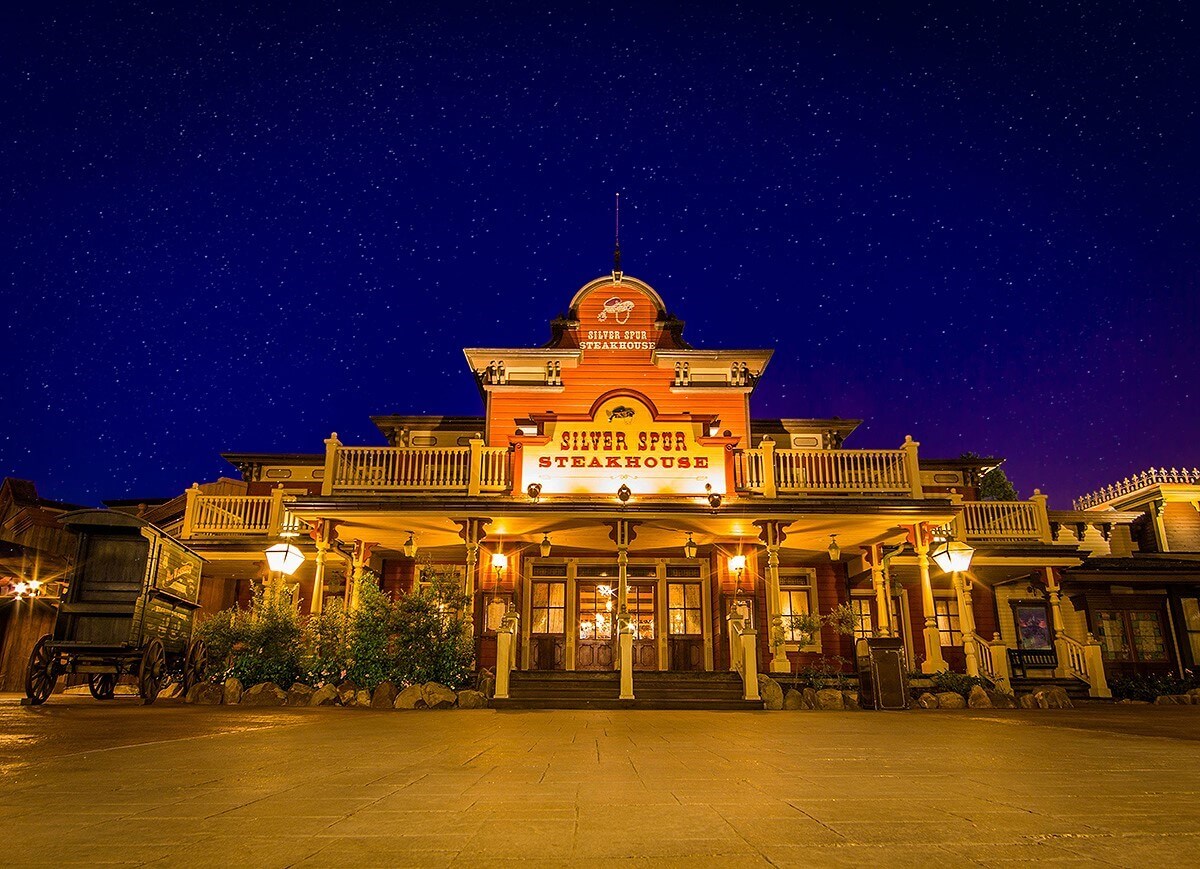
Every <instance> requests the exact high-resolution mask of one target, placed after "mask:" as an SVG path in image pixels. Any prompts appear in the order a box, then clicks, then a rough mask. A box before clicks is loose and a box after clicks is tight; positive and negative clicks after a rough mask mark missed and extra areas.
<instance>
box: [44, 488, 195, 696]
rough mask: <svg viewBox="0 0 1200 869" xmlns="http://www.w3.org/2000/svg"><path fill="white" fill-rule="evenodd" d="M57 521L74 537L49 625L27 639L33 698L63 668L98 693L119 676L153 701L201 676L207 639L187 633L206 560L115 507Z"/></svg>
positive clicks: (50, 686)
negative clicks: (174, 682)
mask: <svg viewBox="0 0 1200 869" xmlns="http://www.w3.org/2000/svg"><path fill="white" fill-rule="evenodd" d="M61 521H62V523H63V524H64V525H66V526H67V528H68V529H70V530H71V531H72V532H74V533H75V534H76V535H77V536H78V538H79V548H78V550H77V555H76V558H75V561H74V563H73V564H72V565H71V570H70V573H69V574H68V577H67V588H66V592H65V593H64V595H63V598H62V601H61V602H60V604H59V610H58V615H57V618H56V619H55V622H54V632H53V633H51V634H46V635H45V636H44V637H42V638H41V639H40V640H38V641H37V644H36V645H35V646H34V647H33V652H32V654H31V655H30V656H29V666H28V668H27V670H26V672H25V694H26V695H27V696H28V698H29V702H30V703H32V704H34V705H38V704H41V703H45V702H46V700H47V699H48V698H49V697H50V694H51V692H53V690H54V685H55V682H57V680H58V677H59V676H61V675H63V674H71V673H77V674H84V675H86V676H87V677H88V688H89V689H90V690H91V692H92V696H93V697H95V698H96V699H97V700H109V699H112V697H113V696H114V694H115V689H116V685H117V682H118V680H120V678H121V677H122V676H133V677H134V678H135V679H136V680H137V688H138V695H139V696H140V697H141V700H142V702H143V703H153V702H154V699H155V698H156V697H157V696H158V692H159V691H160V690H161V689H162V688H163V687H164V686H166V684H167V683H168V682H169V681H170V680H171V679H172V678H178V679H180V680H181V681H182V683H183V691H184V693H186V692H187V690H188V688H190V687H191V686H192V685H194V684H195V683H196V682H199V681H200V680H202V679H203V678H204V672H205V668H206V665H207V660H206V659H207V655H206V651H205V647H204V643H203V641H200V640H193V639H192V628H193V626H194V622H195V613H196V610H198V609H199V608H200V604H199V596H200V569H201V564H202V563H203V559H201V557H200V556H199V555H197V554H196V553H194V552H192V551H191V550H190V549H188V548H187V547H185V546H183V545H182V544H181V543H179V542H178V541H176V540H175V539H174V538H172V537H170V536H168V535H167V534H166V533H164V532H163V531H162V530H160V529H159V528H156V527H155V526H153V525H151V524H150V523H149V522H146V521H144V520H142V519H139V518H137V517H136V516H132V515H129V514H127V513H121V512H118V511H113V510H78V511H76V512H73V513H68V514H66V515H65V516H63V517H61Z"/></svg>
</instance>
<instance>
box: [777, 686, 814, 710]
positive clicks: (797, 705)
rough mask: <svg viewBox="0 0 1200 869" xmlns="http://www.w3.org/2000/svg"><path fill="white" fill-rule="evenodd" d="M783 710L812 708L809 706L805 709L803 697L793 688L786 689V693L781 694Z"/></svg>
mask: <svg viewBox="0 0 1200 869" xmlns="http://www.w3.org/2000/svg"><path fill="white" fill-rule="evenodd" d="M783 708H784V709H806V708H807V709H811V708H812V707H811V706H809V707H806V706H805V705H804V695H803V694H801V693H800V692H799V691H797V690H796V689H795V688H788V689H787V691H785V692H784V694H783Z"/></svg>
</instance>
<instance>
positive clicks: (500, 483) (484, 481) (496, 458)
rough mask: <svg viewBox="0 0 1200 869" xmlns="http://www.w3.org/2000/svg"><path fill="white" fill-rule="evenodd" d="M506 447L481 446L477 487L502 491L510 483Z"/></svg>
mask: <svg viewBox="0 0 1200 869" xmlns="http://www.w3.org/2000/svg"><path fill="white" fill-rule="evenodd" d="M508 456H509V452H508V448H507V447H483V448H482V449H481V450H480V451H479V488H480V489H481V490H482V491H484V492H502V491H504V490H505V489H507V488H508V487H509V486H510V485H512V479H511V477H510V476H509V468H510V465H509V461H508Z"/></svg>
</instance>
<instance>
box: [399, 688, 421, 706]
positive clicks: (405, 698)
mask: <svg viewBox="0 0 1200 869" xmlns="http://www.w3.org/2000/svg"><path fill="white" fill-rule="evenodd" d="M392 708H393V709H424V708H425V696H424V694H422V693H421V686H420V685H409V686H408V687H407V688H405V689H404V690H403V691H401V692H400V693H399V694H397V695H396V702H395V703H393V704H392Z"/></svg>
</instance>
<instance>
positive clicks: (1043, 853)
mask: <svg viewBox="0 0 1200 869" xmlns="http://www.w3.org/2000/svg"><path fill="white" fill-rule="evenodd" d="M1198 735H1200V708H1198V707H1174V708H1156V709H1148V708H1145V707H1140V708H1139V707H1135V708H1128V707H1125V708H1107V709H1077V710H1063V711H1037V712H1034V711H1018V710H1003V711H1001V710H997V711H993V712H925V713H921V712H913V713H907V714H883V713H866V712H847V713H815V712H809V713H800V712H797V713H782V712H779V713H762V712H757V713H754V712H750V713H742V712H670V711H619V712H592V711H579V712H559V711H545V712H543V711H531V712H504V713H499V712H494V711H490V710H488V711H480V712H468V711H447V712H409V713H403V712H377V711H371V710H358V709H296V710H289V709H286V708H285V709H269V710H250V709H240V708H222V707H204V708H197V707H188V706H184V705H182V704H179V703H170V702H163V703H160V704H155V705H154V706H152V707H149V708H143V707H140V706H137V705H135V704H134V703H132V702H130V701H114V702H111V703H107V704H101V703H98V702H96V701H93V700H91V699H90V698H74V697H72V698H61V697H57V696H56V697H55V698H53V699H52V700H51V701H50V703H48V704H47V705H46V706H44V707H41V708H37V709H30V708H25V707H20V706H18V705H16V700H15V698H11V697H9V698H6V699H4V700H0V773H2V775H0V796H2V799H3V805H4V807H5V818H6V821H7V824H6V827H5V832H4V845H3V847H4V852H3V858H2V859H3V862H4V863H6V864H9V865H66V864H87V865H106V864H132V865H147V864H148V865H170V866H210V865H211V866H221V867H234V866H331V865H375V866H397V865H448V864H457V865H480V864H488V863H501V862H511V861H521V860H523V861H530V862H531V863H533V864H537V865H547V864H555V863H561V864H567V863H579V862H582V861H585V860H586V861H588V862H589V863H594V862H599V863H615V862H618V861H620V862H622V863H625V862H627V861H628V860H629V859H631V858H632V859H636V860H639V861H642V862H650V863H664V864H680V863H685V862H686V863H688V864H693V865H696V864H700V865H709V864H730V865H770V864H776V865H838V866H840V865H864V864H872V865H900V864H904V865H921V866H930V865H933V866H942V865H945V866H950V865H954V866H961V865H964V864H967V865H972V864H978V865H987V866H1001V865H1008V864H1017V863H1025V862H1029V861H1034V860H1037V861H1049V862H1062V863H1087V864H1095V863H1105V864H1113V865H1127V866H1135V865H1149V864H1151V863H1155V864H1157V863H1162V862H1167V861H1169V862H1172V863H1177V864H1188V863H1197V862H1200V761H1197V759H1196V748H1197V745H1196V740H1197V737H1198Z"/></svg>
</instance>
